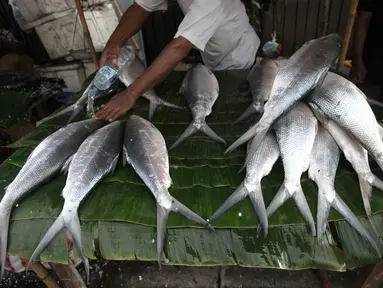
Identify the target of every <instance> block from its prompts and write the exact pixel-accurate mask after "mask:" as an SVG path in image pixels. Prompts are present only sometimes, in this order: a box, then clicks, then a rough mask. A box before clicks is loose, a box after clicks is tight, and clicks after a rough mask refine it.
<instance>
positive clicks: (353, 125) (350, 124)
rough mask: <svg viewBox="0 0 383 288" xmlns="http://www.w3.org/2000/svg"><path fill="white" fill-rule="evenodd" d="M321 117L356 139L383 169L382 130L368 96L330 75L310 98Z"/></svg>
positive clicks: (308, 99)
mask: <svg viewBox="0 0 383 288" xmlns="http://www.w3.org/2000/svg"><path fill="white" fill-rule="evenodd" d="M307 102H308V103H309V105H310V106H311V107H312V108H313V109H314V110H315V111H317V112H316V113H317V114H319V115H325V116H326V117H328V118H330V119H331V120H332V121H334V122H335V123H337V124H338V125H339V126H341V127H343V128H344V129H345V130H346V131H348V132H349V133H350V134H351V135H353V136H354V137H355V138H356V139H357V140H358V141H359V142H360V144H361V145H362V146H363V147H364V148H365V149H366V150H367V151H368V152H369V153H370V154H371V155H372V157H373V158H374V160H375V161H376V162H377V163H378V165H379V166H380V168H381V169H383V142H382V139H381V136H380V130H381V126H380V125H379V124H378V122H377V121H376V118H375V115H374V113H373V111H372V109H371V107H370V105H369V104H368V102H367V100H366V97H365V95H364V94H363V92H362V91H360V90H359V88H358V87H356V86H355V85H354V84H353V83H352V82H350V81H348V80H347V79H345V78H343V77H342V76H339V75H337V74H335V73H331V72H329V73H328V74H327V76H326V78H325V80H324V82H323V84H322V86H320V87H318V89H315V91H313V93H311V94H310V96H309V97H307Z"/></svg>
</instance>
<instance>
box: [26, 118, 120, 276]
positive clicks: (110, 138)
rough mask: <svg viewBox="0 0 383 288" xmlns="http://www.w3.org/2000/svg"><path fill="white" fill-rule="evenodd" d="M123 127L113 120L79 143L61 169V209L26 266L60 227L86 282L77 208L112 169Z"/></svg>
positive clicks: (85, 265) (116, 158) (87, 268)
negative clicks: (69, 237) (63, 177)
mask: <svg viewBox="0 0 383 288" xmlns="http://www.w3.org/2000/svg"><path fill="white" fill-rule="evenodd" d="M122 139H123V125H122V123H121V122H119V121H116V122H113V123H111V124H109V125H107V126H104V127H102V128H100V129H99V130H97V131H96V132H95V133H93V134H92V135H90V136H89V137H88V138H86V140H85V141H84V142H83V143H82V144H81V146H80V148H79V149H78V151H77V152H76V154H74V156H73V159H72V161H71V162H70V163H68V164H67V165H66V166H65V167H63V169H64V170H67V171H68V177H67V181H66V183H65V187H64V189H63V191H62V196H63V198H64V200H65V202H64V206H63V209H62V211H61V213H60V215H59V216H58V217H57V219H56V220H55V222H54V223H53V224H52V226H51V227H50V228H49V230H48V232H47V233H46V234H45V236H44V237H43V239H42V240H41V241H40V243H39V245H38V246H37V248H36V249H35V251H34V252H33V254H32V256H31V258H30V260H29V264H28V266H29V265H30V264H31V263H32V261H33V260H34V259H35V258H36V257H38V256H39V255H40V254H41V253H42V252H43V250H44V249H45V248H46V247H47V246H48V245H49V243H50V242H51V241H52V240H53V239H54V238H55V237H56V235H57V234H58V233H59V232H60V231H61V230H63V229H64V228H66V229H68V230H69V232H70V233H71V234H72V237H73V240H74V243H75V245H76V247H77V250H78V251H79V253H80V255H81V258H82V260H83V263H84V267H85V271H86V275H87V279H88V281H89V263H88V259H87V258H86V257H85V254H84V252H83V250H82V244H81V226H80V220H79V217H78V212H77V211H78V207H79V206H80V203H81V201H82V200H84V199H85V197H86V196H87V195H88V194H89V193H90V192H91V190H92V188H93V187H94V186H95V185H96V184H97V183H98V182H100V181H101V180H102V179H103V178H104V177H105V176H106V175H108V174H109V173H113V171H114V169H115V168H116V165H117V162H118V159H119V155H120V152H121V148H122Z"/></svg>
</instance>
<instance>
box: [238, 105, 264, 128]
mask: <svg viewBox="0 0 383 288" xmlns="http://www.w3.org/2000/svg"><path fill="white" fill-rule="evenodd" d="M262 112H263V106H262V105H254V104H251V105H250V106H249V107H248V108H247V109H246V110H245V112H243V114H242V115H241V116H239V118H238V119H237V120H235V121H234V123H233V125H236V124H238V123H239V122H241V121H243V120H245V119H246V118H248V117H250V116H251V115H253V114H255V113H262Z"/></svg>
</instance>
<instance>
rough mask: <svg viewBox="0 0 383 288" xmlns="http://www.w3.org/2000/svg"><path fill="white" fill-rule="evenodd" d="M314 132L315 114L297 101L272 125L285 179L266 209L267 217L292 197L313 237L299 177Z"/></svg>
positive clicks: (315, 124) (310, 147)
mask: <svg viewBox="0 0 383 288" xmlns="http://www.w3.org/2000/svg"><path fill="white" fill-rule="evenodd" d="M317 129H318V121H317V120H316V118H315V116H314V114H313V113H312V112H311V110H310V108H309V107H308V106H307V105H306V104H305V103H303V102H300V101H299V102H297V103H296V104H295V105H294V106H293V107H292V109H291V110H290V111H289V112H287V113H286V114H285V115H283V116H282V117H281V118H279V119H278V121H277V122H276V123H275V132H276V136H277V141H278V146H279V149H280V151H281V158H282V162H283V168H284V171H285V179H284V181H283V183H282V185H281V187H280V188H279V190H278V192H277V194H276V195H275V196H274V198H273V200H272V201H271V203H270V204H269V206H268V207H267V209H266V212H267V215H268V217H270V216H271V215H273V214H274V213H275V211H277V209H278V208H279V207H281V206H282V204H283V203H285V202H286V201H287V200H288V199H289V198H291V197H292V198H293V199H294V201H295V204H296V206H297V208H298V209H299V211H300V212H301V213H302V215H303V218H304V219H305V220H306V222H307V223H308V224H309V226H310V230H311V233H312V235H313V236H315V223H314V218H313V216H312V214H311V211H310V208H309V205H308V204H307V200H306V198H305V195H304V194H303V190H302V186H301V176H302V174H303V173H304V172H305V171H307V169H308V168H309V164H310V154H311V150H312V147H313V145H314V140H315V135H316V133H317Z"/></svg>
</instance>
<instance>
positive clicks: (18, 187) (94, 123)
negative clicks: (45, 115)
mask: <svg viewBox="0 0 383 288" xmlns="http://www.w3.org/2000/svg"><path fill="white" fill-rule="evenodd" d="M104 124H105V122H104V121H102V120H96V119H91V120H85V121H82V122H77V123H73V124H70V125H68V126H66V127H64V128H61V129H59V130H58V131H56V132H54V133H53V134H51V135H50V136H48V137H47V138H45V139H44V140H43V141H42V142H41V143H40V144H39V145H38V146H37V147H36V148H35V149H34V150H33V151H32V153H31V154H30V155H29V157H28V159H27V161H26V163H25V164H24V166H23V168H21V170H20V172H19V173H18V174H17V176H16V177H15V179H14V180H13V181H12V182H11V183H10V184H9V185H8V187H7V188H6V189H5V195H4V197H3V199H1V202H0V243H1V250H0V253H1V263H5V255H6V250H7V239H8V228H9V227H8V226H9V219H10V215H11V212H12V208H13V206H14V205H15V204H16V203H17V202H18V201H20V200H21V199H22V198H24V197H25V196H27V195H28V194H29V193H31V192H32V191H33V190H34V189H36V188H37V187H38V186H40V185H41V184H43V183H45V182H46V181H47V180H49V179H51V178H52V177H53V176H54V175H56V174H57V173H58V172H59V171H60V169H61V168H62V167H63V166H64V165H65V163H67V162H68V161H70V159H71V157H72V156H73V154H74V153H76V151H77V149H78V148H79V147H80V145H81V143H82V142H83V141H84V140H85V139H86V137H88V136H89V134H91V133H92V132H93V131H95V130H96V129H98V128H100V127H101V126H102V125H104ZM3 273H4V265H2V266H1V273H0V274H1V275H0V276H1V277H0V279H1V278H2V276H3Z"/></svg>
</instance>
